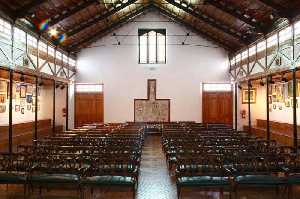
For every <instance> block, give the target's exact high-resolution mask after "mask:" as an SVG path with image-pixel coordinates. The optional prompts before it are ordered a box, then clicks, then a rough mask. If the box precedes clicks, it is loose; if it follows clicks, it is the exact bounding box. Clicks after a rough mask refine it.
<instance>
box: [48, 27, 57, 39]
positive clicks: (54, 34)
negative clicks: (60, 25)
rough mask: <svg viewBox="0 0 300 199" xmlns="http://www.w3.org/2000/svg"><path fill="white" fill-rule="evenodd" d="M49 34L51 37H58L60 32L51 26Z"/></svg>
mask: <svg viewBox="0 0 300 199" xmlns="http://www.w3.org/2000/svg"><path fill="white" fill-rule="evenodd" d="M48 33H49V35H50V36H51V37H56V36H57V34H58V31H57V30H56V28H51V29H50V30H49V31H48Z"/></svg>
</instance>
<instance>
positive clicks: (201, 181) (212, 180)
mask: <svg viewBox="0 0 300 199" xmlns="http://www.w3.org/2000/svg"><path fill="white" fill-rule="evenodd" d="M178 185H180V186H227V185H230V182H229V178H228V177H211V176H193V177H180V178H178Z"/></svg>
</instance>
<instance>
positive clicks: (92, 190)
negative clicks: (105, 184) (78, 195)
mask: <svg viewBox="0 0 300 199" xmlns="http://www.w3.org/2000/svg"><path fill="white" fill-rule="evenodd" d="M91 198H92V199H94V189H93V187H91Z"/></svg>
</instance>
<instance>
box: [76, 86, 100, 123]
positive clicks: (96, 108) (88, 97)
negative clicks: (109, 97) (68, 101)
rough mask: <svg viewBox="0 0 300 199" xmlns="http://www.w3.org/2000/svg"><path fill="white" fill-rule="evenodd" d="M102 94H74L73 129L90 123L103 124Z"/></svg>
mask: <svg viewBox="0 0 300 199" xmlns="http://www.w3.org/2000/svg"><path fill="white" fill-rule="evenodd" d="M103 121H104V100H103V92H99V93H98V92H97V93H77V92H76V93H75V127H80V126H83V125H84V124H90V123H103Z"/></svg>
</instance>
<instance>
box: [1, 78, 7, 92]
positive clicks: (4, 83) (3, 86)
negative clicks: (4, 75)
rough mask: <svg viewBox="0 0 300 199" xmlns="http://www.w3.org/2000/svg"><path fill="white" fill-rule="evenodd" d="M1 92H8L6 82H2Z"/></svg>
mask: <svg viewBox="0 0 300 199" xmlns="http://www.w3.org/2000/svg"><path fill="white" fill-rule="evenodd" d="M0 92H1V93H6V92H7V82H6V81H5V80H0Z"/></svg>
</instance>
